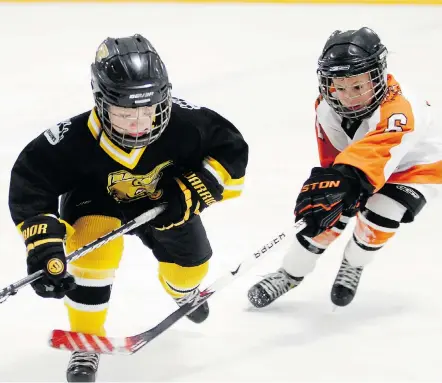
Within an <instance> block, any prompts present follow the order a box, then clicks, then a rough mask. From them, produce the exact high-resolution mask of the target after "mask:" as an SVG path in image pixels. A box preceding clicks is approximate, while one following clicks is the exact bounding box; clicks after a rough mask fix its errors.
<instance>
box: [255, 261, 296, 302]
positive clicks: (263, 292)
mask: <svg viewBox="0 0 442 383" xmlns="http://www.w3.org/2000/svg"><path fill="white" fill-rule="evenodd" d="M303 279H304V277H292V276H291V275H289V274H287V272H286V271H285V270H284V269H283V268H280V269H278V270H277V271H276V272H275V273H271V274H268V275H267V276H265V278H264V279H262V280H261V281H260V282H258V283H257V284H255V285H254V286H252V287H251V288H250V289H249V292H248V294H247V297H248V298H249V301H250V303H251V304H252V305H253V306H255V307H258V308H262V307H266V306H268V305H269V304H270V303H272V302H273V301H275V300H276V299H277V298H279V297H280V296H281V295H283V294H285V293H286V292H287V291H289V290H291V289H293V288H295V287H296V286H298V285H299V284H300V283H301V282H302V280H303Z"/></svg>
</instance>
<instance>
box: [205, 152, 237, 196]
mask: <svg viewBox="0 0 442 383" xmlns="http://www.w3.org/2000/svg"><path fill="white" fill-rule="evenodd" d="M203 165H204V168H205V169H206V170H208V171H209V172H210V173H211V174H212V175H213V176H214V177H215V178H216V179H217V181H218V183H219V184H220V185H221V186H222V187H223V188H224V191H223V200H225V199H229V198H235V197H238V196H239V195H240V194H241V193H242V190H243V187H244V177H241V178H232V176H231V175H230V174H229V172H228V171H227V170H226V169H225V167H224V166H223V165H221V164H220V163H219V162H218V161H217V160H215V159H214V158H212V157H206V158H205V160H204V162H203Z"/></svg>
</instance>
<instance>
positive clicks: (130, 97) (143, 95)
mask: <svg viewBox="0 0 442 383" xmlns="http://www.w3.org/2000/svg"><path fill="white" fill-rule="evenodd" d="M153 94H154V92H147V93H137V94H131V95H130V96H129V99H134V98H144V97H150V96H153Z"/></svg>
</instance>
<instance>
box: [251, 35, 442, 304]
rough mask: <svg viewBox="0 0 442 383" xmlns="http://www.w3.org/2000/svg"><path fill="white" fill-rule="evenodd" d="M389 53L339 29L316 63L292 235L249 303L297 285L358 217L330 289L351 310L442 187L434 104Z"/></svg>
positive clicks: (441, 141)
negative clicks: (392, 68) (309, 135)
mask: <svg viewBox="0 0 442 383" xmlns="http://www.w3.org/2000/svg"><path fill="white" fill-rule="evenodd" d="M386 68H387V49H386V47H385V46H384V45H383V44H382V43H381V41H380V39H379V37H378V35H377V34H376V33H375V32H373V31H372V30H371V29H369V28H361V29H359V30H349V31H344V32H343V31H335V32H334V33H333V34H332V35H331V36H330V37H329V39H328V40H327V42H326V44H325V47H324V49H323V51H322V54H321V56H320V58H319V62H318V69H317V74H318V81H319V89H320V96H319V98H318V99H317V101H316V134H317V141H318V149H319V158H320V163H321V167H314V168H313V169H312V171H311V174H310V177H309V178H308V179H307V180H306V181H305V183H304V185H303V187H302V189H301V191H300V194H299V196H298V198H297V201H296V207H295V216H296V221H298V220H300V219H304V220H305V221H306V222H307V227H306V228H305V229H304V230H303V231H302V232H301V233H300V234H298V235H297V236H296V238H295V240H294V242H293V244H292V245H291V246H290V248H289V250H288V251H287V253H286V254H285V256H284V259H283V263H282V267H281V268H280V269H279V270H277V271H276V272H274V273H271V274H269V275H268V276H266V277H265V278H264V279H263V280H261V281H260V282H258V283H257V284H255V285H254V286H253V287H251V289H250V290H249V292H248V297H249V300H250V302H251V303H252V304H253V305H254V306H256V307H264V306H267V305H269V304H270V303H272V302H273V301H274V300H275V299H277V298H278V297H280V296H281V295H283V294H285V293H286V292H288V291H289V290H291V289H293V288H294V287H296V286H298V285H299V284H300V283H301V282H302V280H303V279H304V277H305V276H306V275H307V274H309V273H310V272H312V271H313V269H314V268H315V264H316V261H317V259H318V258H319V257H320V255H321V254H322V253H323V252H324V251H325V250H326V249H327V247H328V246H329V245H330V243H331V242H333V241H334V240H335V239H336V238H337V237H339V235H340V234H341V232H342V231H343V230H344V229H345V227H346V225H347V223H348V221H349V219H350V218H351V217H353V216H355V215H356V226H355V229H354V232H353V236H352V238H351V239H350V240H349V242H348V244H347V246H346V248H345V250H344V256H343V260H342V264H341V267H340V269H339V272H338V274H337V277H336V279H335V282H334V284H333V287H332V290H331V300H332V302H333V303H334V304H336V305H338V306H346V305H347V304H349V303H350V302H351V301H352V299H353V298H354V296H355V294H356V289H357V287H358V284H359V280H360V278H361V274H362V272H363V270H364V267H365V266H366V265H367V264H368V263H369V262H370V261H371V260H372V259H373V257H374V256H375V254H376V252H377V251H378V250H379V249H381V248H382V247H383V246H384V245H385V244H386V243H387V242H388V240H389V239H390V238H391V237H393V236H394V234H395V233H396V232H397V231H398V229H399V227H400V225H401V223H410V222H412V221H413V220H414V217H415V216H416V215H417V214H418V213H419V212H420V211H421V209H422V208H423V207H424V205H425V204H426V203H427V201H428V200H430V199H431V198H432V197H434V196H435V195H436V194H437V192H438V191H439V190H440V185H441V183H442V129H441V127H440V126H437V125H436V124H435V123H434V122H433V120H432V117H431V107H430V105H429V104H428V103H427V102H426V101H425V100H422V99H416V98H415V97H413V95H412V94H410V93H409V92H408V90H407V89H403V88H402V87H401V85H400V84H399V83H398V82H397V81H396V79H395V78H394V76H393V75H392V74H388V73H387V69H386Z"/></svg>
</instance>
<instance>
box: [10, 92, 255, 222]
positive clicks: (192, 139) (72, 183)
mask: <svg viewBox="0 0 442 383" xmlns="http://www.w3.org/2000/svg"><path fill="white" fill-rule="evenodd" d="M172 105H173V106H172V113H171V119H170V122H169V124H168V126H167V128H166V129H165V131H164V132H163V133H162V135H161V137H160V138H159V139H158V140H157V141H155V142H154V143H152V144H150V145H149V146H147V147H144V148H138V149H132V150H130V149H125V148H122V147H119V146H117V145H116V144H114V143H113V142H112V141H111V140H110V139H109V137H108V136H107V135H106V133H105V132H104V131H103V129H102V128H101V122H100V120H99V118H98V117H97V114H96V112H95V110H94V109H93V110H91V111H88V112H86V113H83V114H80V115H78V116H75V117H73V118H71V119H69V120H66V121H63V122H61V123H59V124H57V125H56V126H55V127H53V128H51V129H48V130H46V131H45V132H43V133H41V134H40V135H39V136H38V137H36V138H35V139H34V140H32V141H31V142H30V143H29V144H28V145H27V146H26V147H25V148H24V149H23V150H22V152H21V153H20V154H19V156H18V158H17V160H16V162H15V164H14V166H13V168H12V171H11V181H10V190H9V208H10V212H11V216H12V219H13V221H14V223H15V224H16V225H17V224H19V223H21V222H22V221H24V220H25V219H28V218H30V217H33V216H35V215H38V214H55V215H58V206H59V197H60V196H61V195H63V194H65V193H67V192H69V191H72V190H74V189H76V188H79V187H81V188H83V189H86V190H89V189H90V190H91V191H97V190H99V191H105V192H106V193H107V194H109V195H110V196H112V197H113V199H114V200H115V201H116V202H117V203H120V204H131V203H132V202H134V201H139V200H141V199H143V200H144V201H145V202H147V205H149V202H151V205H152V207H153V206H154V204H155V203H156V202H158V200H159V199H160V198H161V191H160V190H158V183H159V181H160V179H164V178H168V177H169V178H172V177H174V176H177V175H180V174H182V173H183V172H184V171H189V170H193V171H198V169H201V167H204V168H205V169H207V170H208V171H210V172H211V174H212V175H214V177H215V178H216V179H217V181H218V182H219V183H220V185H221V186H222V187H223V189H224V191H223V199H228V198H232V197H237V196H239V195H240V194H241V190H242V187H243V183H244V176H245V171H246V166H247V161H248V145H247V143H246V142H245V140H244V138H243V136H242V135H241V133H240V132H239V131H238V129H237V128H236V127H235V126H234V125H233V124H232V123H230V122H229V121H228V120H226V119H225V118H224V117H222V116H220V115H219V114H217V113H216V112H214V111H212V110H210V109H208V108H204V107H197V106H194V105H191V104H189V103H187V102H186V101H184V100H182V99H177V98H174V99H173V104H172ZM147 207H149V206H147Z"/></svg>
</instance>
